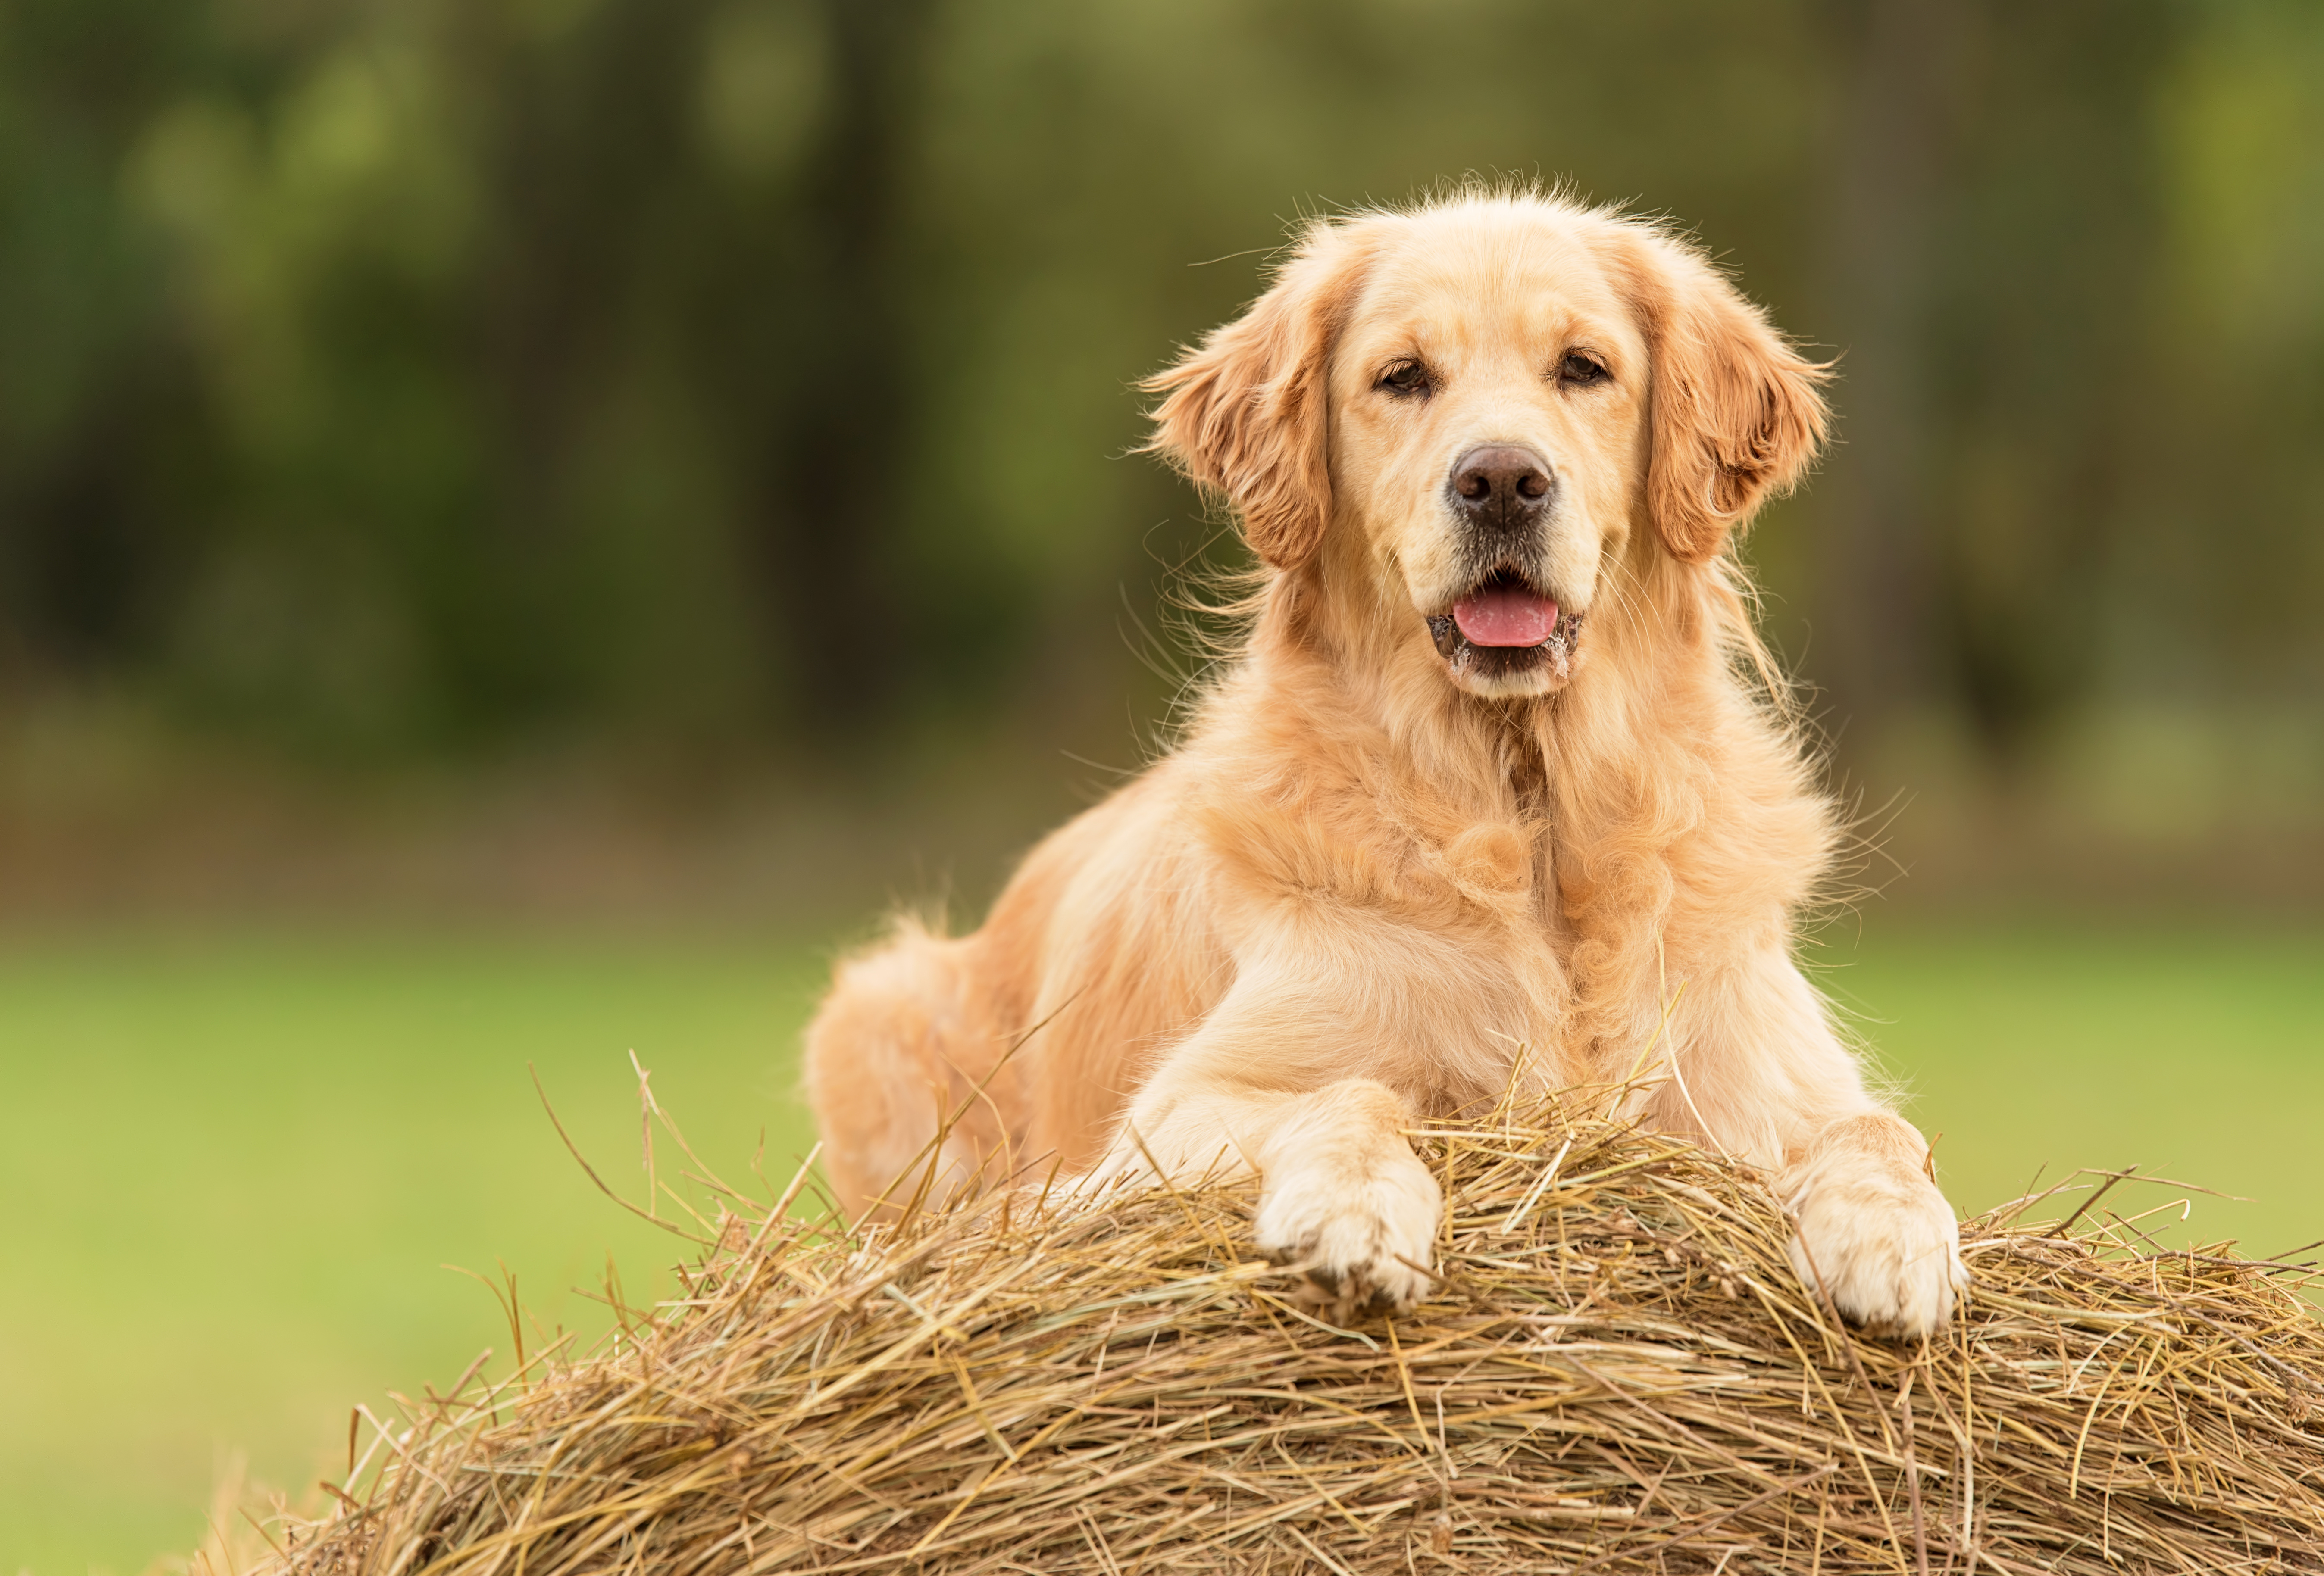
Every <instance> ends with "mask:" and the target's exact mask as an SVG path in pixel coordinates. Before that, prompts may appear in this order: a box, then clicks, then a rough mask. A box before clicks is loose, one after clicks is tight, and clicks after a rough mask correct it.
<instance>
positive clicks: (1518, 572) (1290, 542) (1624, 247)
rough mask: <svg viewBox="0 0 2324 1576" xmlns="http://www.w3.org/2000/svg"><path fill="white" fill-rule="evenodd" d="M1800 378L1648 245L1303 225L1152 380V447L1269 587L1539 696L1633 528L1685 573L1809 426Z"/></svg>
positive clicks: (1447, 227)
mask: <svg viewBox="0 0 2324 1576" xmlns="http://www.w3.org/2000/svg"><path fill="white" fill-rule="evenodd" d="M1821 378H1822V371H1821V368H1819V367H1817V366H1815V365H1814V364H1811V363H1809V362H1807V361H1806V360H1804V359H1803V358H1802V357H1801V356H1800V355H1798V354H1797V353H1795V352H1794V351H1793V350H1792V349H1791V348H1790V346H1787V345H1785V344H1784V341H1783V340H1782V339H1781V338H1780V337H1779V336H1777V335H1776V334H1775V331H1774V330H1773V329H1771V328H1770V327H1768V325H1767V322H1766V318H1764V317H1762V316H1761V314H1760V313H1759V312H1758V310H1757V309H1755V308H1753V307H1752V306H1751V305H1749V304H1748V302H1746V301H1745V300H1743V299H1742V298H1741V297H1740V296H1738V294H1737V293H1736V292H1735V290H1734V289H1733V288H1732V287H1731V286H1729V284H1728V283H1727V281H1725V280H1724V279H1722V278H1721V277H1720V275H1719V274H1718V273H1717V272H1715V271H1714V270H1713V269H1712V268H1711V266H1710V265H1709V264H1708V263H1705V262H1704V260H1703V259H1702V257H1701V253H1698V252H1696V251H1695V250H1694V249H1693V248H1692V247H1690V246H1688V245H1686V244H1683V243H1682V242H1679V241H1677V240H1675V239H1674V238H1673V237H1672V236H1671V235H1668V234H1667V233H1666V232H1665V231H1664V230H1663V229H1661V228H1659V227H1657V226H1653V225H1649V224H1646V223H1642V222H1639V221H1636V220H1629V219H1624V218H1620V217H1616V216H1614V215H1612V214H1609V213H1607V212H1604V211H1602V210H1593V209H1587V208H1583V207H1578V206H1576V205H1574V204H1572V203H1568V202H1564V201H1562V200H1559V199H1556V198H1542V197H1536V196H1533V195H1517V196H1497V197H1486V196H1480V195H1467V196H1462V197H1460V198H1453V199H1452V200H1449V201H1444V202H1440V203H1434V204H1430V205H1427V206H1425V207H1421V208H1418V209H1416V210H1414V211H1411V212H1405V213H1371V214H1363V215H1359V216H1356V217H1350V218H1344V219H1328V220H1319V221H1317V222H1315V223H1314V224H1312V225H1310V226H1308V227H1307V229H1306V232H1305V235H1303V236H1302V237H1301V239H1300V241H1299V243H1298V244H1297V246H1296V250H1295V251H1294V253H1293V254H1292V256H1291V258H1290V260H1289V261H1288V262H1287V263H1286V264H1285V265H1284V267H1283V269H1282V270H1281V272H1280V273H1279V274H1278V275H1277V279H1276V281H1275V283H1274V285H1273V288H1271V289H1270V290H1268V292H1267V293H1266V294H1265V295H1264V296H1262V297H1261V298H1259V300H1258V301H1257V302H1256V303H1255V304H1254V305H1253V306H1252V307H1251V309H1250V310H1249V311H1248V312H1246V313H1245V314H1244V315H1243V316H1242V317H1241V318H1238V319H1236V320H1235V321H1234V322H1231V323H1229V324H1227V325H1226V326H1225V327H1222V328H1220V329H1218V330H1216V331H1215V332H1213V334H1212V335H1211V336H1209V338H1207V339H1206V340H1204V341H1203V344H1202V345H1201V346H1198V347H1196V348H1195V349H1193V350H1191V351H1189V352H1187V353H1186V355H1184V356H1182V357H1181V358H1180V359H1179V361H1178V362H1177V363H1176V364H1175V365H1173V366H1172V367H1170V368H1169V369H1168V370H1167V371H1166V372H1164V373H1160V374H1158V375H1157V377H1155V378H1154V379H1153V380H1151V382H1150V383H1149V385H1148V386H1149V387H1150V388H1152V389H1154V390H1155V391H1157V392H1162V393H1164V394H1165V395H1166V396H1167V397H1166V398H1165V399H1164V400H1163V401H1162V402H1161V404H1160V405H1159V406H1158V407H1157V410H1155V412H1154V419H1155V424H1156V430H1155V437H1154V440H1153V444H1152V447H1154V448H1156V449H1157V450H1159V451H1160V452H1162V453H1165V454H1167V455H1168V456H1171V457H1172V458H1173V459H1175V460H1176V462H1177V463H1178V464H1179V465H1181V466H1182V467H1183V468H1184V469H1185V472H1186V474H1187V475H1189V476H1191V477H1193V478H1194V481H1195V482H1197V483H1198V484H1202V485H1203V486H1204V487H1206V488H1208V489H1210V490H1213V492H1215V493H1220V494H1222V495H1223V496H1224V497H1225V498H1226V499H1227V500H1228V501H1229V502H1231V503H1232V505H1233V506H1234V508H1235V510H1236V512H1237V513H1238V514H1239V515H1240V519H1241V521H1242V526H1243V530H1244V533H1245V535H1246V537H1247V538H1248V539H1249V540H1250V545H1251V548H1252V549H1253V550H1254V551H1256V552H1257V553H1258V554H1259V557H1260V558H1263V559H1264V560H1266V561H1267V562H1268V564H1270V565H1272V566H1274V567H1276V568H1277V569H1280V570H1286V571H1292V572H1299V571H1304V570H1307V569H1309V568H1311V567H1321V566H1323V565H1326V564H1329V565H1331V566H1333V567H1336V568H1337V569H1339V570H1341V571H1343V575H1342V577H1343V578H1346V579H1349V580H1351V581H1352V582H1353V583H1355V584H1357V585H1361V586H1362V587H1363V588H1364V594H1366V595H1367V596H1368V597H1369V599H1370V600H1371V601H1372V602H1374V603H1375V604H1377V607H1378V610H1379V612H1381V613H1383V614H1385V615H1386V616H1388V617H1389V618H1390V619H1392V620H1396V621H1399V627H1400V628H1401V629H1403V631H1405V632H1406V636H1407V637H1408V638H1409V639H1410V640H1412V641H1418V642H1422V643H1423V644H1425V645H1428V646H1433V647H1434V651H1435V653H1436V658H1437V659H1438V660H1440V661H1441V662H1442V664H1443V668H1444V670H1445V672H1446V673H1447V675H1448V676H1449V677H1451V679H1452V682H1453V683H1455V684H1457V685H1459V686H1460V687H1462V688H1463V689H1466V690H1469V691H1471V693H1474V694H1478V695H1486V696H1527V695H1545V694H1548V693H1550V692H1551V691H1553V690H1555V689H1557V688H1559V687H1562V686H1563V684H1564V683H1565V682H1566V680H1567V679H1568V678H1569V677H1571V675H1572V671H1573V667H1574V664H1575V662H1576V661H1577V660H1578V659H1579V658H1580V656H1581V653H1582V628H1583V625H1584V623H1585V622H1586V621H1587V619H1588V617H1589V615H1590V613H1591V609H1592V608H1593V607H1595V606H1596V605H1597V604H1598V602H1599V599H1600V596H1601V595H1602V594H1605V592H1606V584H1607V580H1608V576H1609V574H1610V573H1612V572H1614V569H1615V566H1616V565H1617V564H1618V560H1619V558H1620V555H1621V554H1622V553H1623V552H1624V551H1625V549H1626V547H1627V546H1628V544H1629V543H1630V541H1631V539H1632V536H1633V532H1634V528H1637V529H1642V530H1650V531H1651V532H1652V536H1653V539H1654V540H1655V541H1656V542H1657V543H1659V550H1661V551H1663V552H1665V553H1667V554H1669V555H1670V556H1671V557H1672V558H1676V559H1678V560H1679V561H1681V562H1683V563H1689V564H1701V563H1703V562H1706V561H1708V560H1709V559H1711V558H1715V557H1717V556H1718V555H1719V554H1720V552H1722V551H1723V550H1725V548H1726V547H1727V544H1728V542H1729V539H1730V538H1731V537H1732V535H1733V533H1734V531H1735V530H1737V529H1738V528H1739V527H1740V526H1741V525H1742V524H1743V523H1744V522H1745V521H1748V519H1749V518H1750V516H1751V514H1752V512H1754V511H1755V510H1756V509H1757V507H1758V505H1759V503H1760V502H1761V501H1762V500H1764V499H1765V498H1766V497H1768V496H1769V495H1770V494H1772V493H1776V492H1779V491H1781V490H1782V489H1784V488H1785V487H1787V486H1789V485H1790V484H1792V483H1793V482H1794V480H1795V479H1796V478H1797V477H1798V475H1800V473H1801V472H1802V471H1803V469H1804V468H1805V466H1806V465H1807V464H1808V463H1809V461H1810V460H1811V459H1812V457H1813V456H1814V453H1815V450H1816V447H1817V445H1818V443H1819V442H1820V441H1821V438H1822V435H1823V430H1824V418H1825V412H1824V405H1823V401H1822V398H1821V395H1820V394H1819V392H1817V385H1818V383H1819V382H1821Z"/></svg>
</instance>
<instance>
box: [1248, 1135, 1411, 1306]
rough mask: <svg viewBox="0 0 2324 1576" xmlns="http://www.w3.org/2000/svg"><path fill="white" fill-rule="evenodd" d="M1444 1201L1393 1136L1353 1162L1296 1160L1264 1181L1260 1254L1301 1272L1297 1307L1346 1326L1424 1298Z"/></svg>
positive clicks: (1260, 1213)
mask: <svg viewBox="0 0 2324 1576" xmlns="http://www.w3.org/2000/svg"><path fill="white" fill-rule="evenodd" d="M1443 1207H1444V1199H1443V1194H1442V1193H1441V1192H1439V1191H1438V1189H1437V1186H1436V1179H1435V1178H1434V1176H1431V1175H1429V1174H1428V1167H1426V1166H1423V1165H1422V1164H1421V1163H1420V1160H1419V1158H1418V1157H1416V1156H1415V1155H1414V1154H1413V1152H1412V1151H1411V1150H1410V1149H1409V1148H1407V1147H1405V1146H1404V1145H1403V1144H1402V1143H1400V1142H1399V1143H1398V1144H1397V1145H1396V1147H1395V1149H1394V1151H1393V1152H1389V1153H1384V1154H1379V1155H1376V1156H1373V1157H1368V1159H1367V1161H1366V1162H1365V1163H1363V1164H1360V1165H1356V1164H1336V1165H1335V1164H1312V1165H1307V1166H1295V1167H1292V1168H1289V1169H1287V1170H1284V1171H1282V1172H1279V1173H1274V1174H1270V1175H1268V1178H1267V1185H1266V1189H1265V1191H1264V1192H1263V1193H1262V1194H1261V1195H1260V1197H1259V1250H1260V1251H1261V1252H1263V1253H1265V1254H1266V1255H1267V1256H1268V1258H1272V1259H1273V1260H1275V1262H1277V1264H1282V1265H1286V1266H1289V1267H1294V1268H1296V1269H1297V1270H1299V1271H1300V1273H1301V1276H1302V1280H1301V1283H1300V1286H1299V1288H1298V1290H1297V1291H1296V1293H1295V1294H1294V1295H1295V1297H1296V1300H1297V1301H1298V1302H1299V1303H1300V1304H1302V1305H1303V1306H1305V1307H1308V1308H1311V1309H1314V1310H1315V1311H1317V1312H1318V1313H1321V1314H1322V1315H1323V1317H1324V1318H1326V1319H1328V1320H1330V1321H1331V1322H1332V1323H1335V1324H1342V1325H1344V1324H1347V1323H1351V1322H1352V1321H1354V1320H1357V1319H1361V1318H1364V1317H1367V1316H1369V1315H1370V1314H1374V1313H1394V1312H1397V1311H1398V1310H1400V1309H1404V1308H1408V1307H1410V1306H1411V1305H1412V1304H1415V1303H1416V1302H1418V1301H1419V1300H1420V1299H1421V1298H1422V1297H1424V1296H1425V1295H1427V1294H1428V1290H1429V1287H1430V1286H1433V1285H1434V1283H1435V1277H1434V1276H1432V1275H1430V1274H1429V1273H1428V1267H1429V1265H1430V1264H1431V1263H1432V1262H1433V1260H1432V1258H1431V1255H1430V1248H1431V1245H1432V1244H1433V1243H1434V1240H1435V1237H1436V1222H1437V1221H1438V1219H1439V1218H1440V1216H1441V1215H1442V1213H1443Z"/></svg>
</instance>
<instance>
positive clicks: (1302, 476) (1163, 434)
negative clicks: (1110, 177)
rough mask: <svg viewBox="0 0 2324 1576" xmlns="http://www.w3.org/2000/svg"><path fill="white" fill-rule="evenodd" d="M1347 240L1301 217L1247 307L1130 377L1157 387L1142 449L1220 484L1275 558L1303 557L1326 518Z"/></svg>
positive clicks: (1349, 271) (1348, 287) (1255, 544)
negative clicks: (1294, 241)
mask: <svg viewBox="0 0 2324 1576" xmlns="http://www.w3.org/2000/svg"><path fill="white" fill-rule="evenodd" d="M1356 250H1357V249H1356V247H1355V246H1354V244H1352V243H1351V242H1350V241H1349V240H1348V238H1347V237H1346V236H1345V235H1343V234H1342V232H1341V231H1340V230H1339V229H1338V228H1337V227H1336V226H1333V225H1332V224H1331V223H1329V222H1328V221H1319V222H1317V223H1315V224H1314V225H1311V226H1309V227H1308V230H1307V233H1306V235H1305V236H1304V237H1303V238H1302V239H1301V241H1300V243H1299V247H1298V250H1297V251H1296V253H1293V255H1292V258H1291V261H1290V262H1289V263H1286V264H1285V265H1284V267H1283V269H1282V271H1281V272H1279V273H1277V276H1276V280H1275V283H1274V285H1273V286H1272V288H1270V289H1269V290H1268V292H1267V293H1266V294H1265V295H1263V296H1261V297H1259V300H1257V301H1255V302H1253V303H1252V304H1251V308H1250V310H1249V311H1247V312H1245V313H1244V314H1243V315H1242V316H1241V317H1240V318H1236V319H1235V320H1234V321H1233V322H1231V323H1229V324H1227V325H1225V326H1224V327H1220V328H1214V329H1213V330H1212V331H1211V333H1210V335H1209V336H1207V337H1206V338H1204V339H1203V342H1202V344H1201V345H1199V346H1194V347H1192V348H1190V349H1188V350H1187V351H1185V353H1184V354H1183V355H1180V356H1179V358H1178V359H1177V361H1176V362H1175V363H1174V364H1171V365H1170V366H1169V367H1168V368H1167V369H1166V370H1164V371H1162V372H1158V373H1155V374H1154V375H1153V376H1152V377H1150V378H1148V379H1147V380H1146V381H1145V382H1143V383H1141V384H1140V385H1139V387H1141V388H1143V389H1145V390H1146V391H1148V392H1150V393H1158V394H1162V395H1164V396H1166V397H1165V398H1164V400H1163V401H1162V402H1161V403H1160V404H1159V405H1157V406H1156V407H1155V408H1154V410H1152V411H1151V412H1149V414H1150V416H1151V418H1152V419H1153V422H1154V435H1153V436H1152V437H1151V438H1148V440H1147V441H1146V444H1145V452H1148V453H1151V454H1160V455H1164V456H1167V457H1168V458H1169V459H1170V461H1171V463H1172V464H1174V465H1176V466H1177V467H1178V468H1179V469H1180V470H1181V471H1183V472H1185V475H1186V476H1187V477H1188V479H1190V480H1191V481H1193V482H1194V484H1196V485H1197V486H1200V487H1202V488H1203V489H1204V490H1205V491H1207V492H1211V493H1219V494H1221V495H1222V496H1224V497H1225V498H1226V500H1227V502H1230V503H1231V504H1232V505H1233V506H1234V509H1235V512H1236V513H1237V514H1239V515H1240V516H1241V519H1242V532H1243V537H1244V539H1246V540H1248V541H1249V542H1250V546H1251V550H1252V551H1253V552H1256V553H1257V554H1258V555H1259V557H1260V558H1263V559H1265V560H1266V561H1267V562H1268V563H1269V564H1272V565H1274V566H1275V567H1277V568H1278V569H1288V568H1292V567H1296V565H1298V564H1300V563H1303V562H1305V560H1306V559H1307V558H1309V557H1310V556H1311V555H1312V554H1313V553H1314V551H1315V548H1316V546H1317V545H1318V544H1319V543H1320V542H1322V540H1323V526H1324V522H1325V521H1328V520H1329V519H1330V518H1331V513H1332V471H1331V453H1330V447H1331V446H1330V436H1331V431H1330V419H1329V413H1328V410H1327V403H1326V392H1327V390H1326V381H1327V377H1328V374H1329V372H1330V365H1331V358H1332V341H1333V336H1335V335H1336V334H1337V332H1338V330H1339V327H1340V324H1341V322H1342V319H1343V318H1345V316H1346V314H1347V310H1348V306H1349V303H1350V301H1351V300H1352V298H1353V296H1354V293H1355V278H1356V272H1357V259H1356Z"/></svg>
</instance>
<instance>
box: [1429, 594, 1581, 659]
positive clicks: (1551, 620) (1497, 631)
mask: <svg viewBox="0 0 2324 1576" xmlns="http://www.w3.org/2000/svg"><path fill="white" fill-rule="evenodd" d="M1452 622H1454V623H1456V624H1459V625H1460V626H1461V632H1462V634H1464V635H1466V636H1468V637H1469V643H1470V644H1471V645H1473V646H1538V645H1540V644H1541V643H1542V642H1543V641H1546V640H1547V639H1549V637H1550V634H1551V632H1552V631H1554V630H1555V629H1556V628H1557V604H1555V603H1554V602H1552V601H1550V599H1549V598H1548V597H1546V596H1535V594H1533V593H1532V592H1530V591H1526V590H1523V589H1521V588H1519V587H1517V586H1514V585H1496V586H1494V587H1492V588H1491V589H1490V590H1488V591H1480V592H1478V593H1477V594H1475V595H1474V596H1464V597H1462V599H1461V600H1460V601H1458V602H1456V603H1454V604H1452Z"/></svg>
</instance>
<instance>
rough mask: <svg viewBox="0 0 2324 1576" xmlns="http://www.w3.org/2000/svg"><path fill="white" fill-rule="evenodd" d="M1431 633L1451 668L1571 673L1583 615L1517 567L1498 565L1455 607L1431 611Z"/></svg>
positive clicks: (1490, 674)
mask: <svg viewBox="0 0 2324 1576" xmlns="http://www.w3.org/2000/svg"><path fill="white" fill-rule="evenodd" d="M1428 633H1429V635H1430V637H1431V638H1432V639H1434V641H1435V642H1436V654H1437V655H1438V656H1440V657H1442V658H1443V659H1444V660H1445V663H1446V664H1447V665H1448V666H1449V667H1451V668H1452V671H1453V673H1454V674H1455V675H1456V676H1458V677H1475V678H1480V679H1499V678H1513V677H1518V676H1520V675H1526V674H1532V673H1541V674H1544V675H1545V676H1547V677H1552V678H1554V679H1555V680H1557V681H1558V682H1560V683H1563V681H1564V680H1565V679H1566V678H1567V677H1571V676H1572V664H1573V644H1574V641H1576V640H1578V639H1579V638H1580V636H1581V633H1582V615H1581V614H1580V613H1566V612H1564V611H1563V610H1562V609H1560V608H1559V607H1558V605H1557V603H1556V600H1555V599H1554V598H1552V597H1548V596H1545V595H1543V594H1541V593H1540V592H1539V591H1536V590H1535V589H1534V587H1533V585H1532V583H1531V582H1529V581H1528V580H1526V577H1525V576H1522V575H1520V574H1518V573H1517V571H1515V570H1514V569H1506V568H1503V569H1496V570H1494V571H1493V572H1492V573H1491V574H1490V575H1488V576H1485V578H1484V579H1482V580H1480V581H1479V582H1478V583H1477V585H1476V586H1475V587H1474V588H1473V589H1471V591H1470V592H1469V594H1467V595H1465V596H1463V597H1462V598H1461V599H1460V600H1459V601H1458V602H1455V603H1454V604H1452V611H1450V612H1448V613H1436V614H1434V615H1433V616H1432V617H1431V618H1430V619H1429V621H1428Z"/></svg>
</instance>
